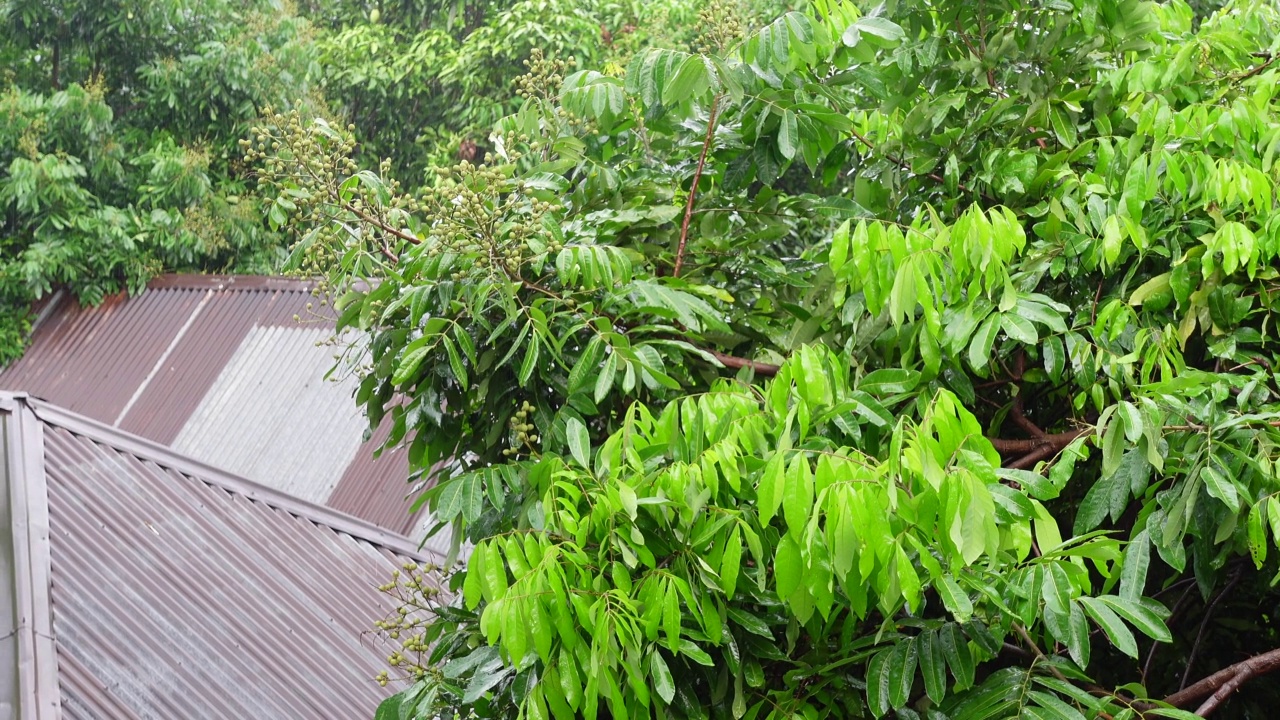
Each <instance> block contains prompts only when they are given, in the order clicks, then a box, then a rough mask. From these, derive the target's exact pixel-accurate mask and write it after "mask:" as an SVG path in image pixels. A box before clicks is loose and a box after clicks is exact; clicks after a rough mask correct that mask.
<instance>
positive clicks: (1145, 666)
mask: <svg viewBox="0 0 1280 720" xmlns="http://www.w3.org/2000/svg"><path fill="white" fill-rule="evenodd" d="M1178 584H1186V586H1187V587H1186V589H1185V590H1183V591H1182V595H1180V596H1178V602H1176V603H1174V606H1173V611H1172V612H1170V613H1169V619H1168V620H1166V621H1165V624H1166V625H1173V620H1174V618H1176V617H1178V613H1180V612H1182V608H1183V607H1184V606H1185V605H1186V602H1187V598H1190V597H1191V591H1192V590H1194V589H1195V578H1187V579H1185V580H1181V581H1179V582H1178V583H1174V585H1173V586H1171V587H1168V588H1165V590H1172V589H1173V587H1176V586H1177V585H1178ZM1161 592H1164V591H1161ZM1159 594H1160V593H1156V595H1159ZM1153 597H1154V596H1153ZM1160 645H1161V643H1160V642H1158V641H1155V640H1153V641H1151V650H1149V651H1148V652H1147V661H1146V662H1144V663H1142V684H1143V685H1146V684H1147V676H1148V675H1150V674H1151V663H1153V662H1155V659H1156V651H1157V650H1159V649H1160Z"/></svg>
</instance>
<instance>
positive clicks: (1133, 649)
mask: <svg viewBox="0 0 1280 720" xmlns="http://www.w3.org/2000/svg"><path fill="white" fill-rule="evenodd" d="M1079 602H1080V606H1081V607H1083V608H1084V611H1085V612H1086V613H1088V614H1089V617H1091V618H1093V621H1094V622H1096V623H1097V624H1098V627H1100V628H1102V631H1103V632H1104V633H1106V634H1107V637H1108V638H1109V639H1110V640H1111V644H1112V645H1115V647H1116V649H1117V650H1119V651H1120V652H1122V653H1124V654H1125V655H1128V656H1129V657H1131V658H1135V659H1136V658H1137V657H1138V643H1137V641H1136V640H1134V639H1133V633H1132V632H1130V631H1129V628H1128V627H1125V624H1124V622H1122V621H1121V620H1120V617H1119V616H1118V615H1116V614H1115V612H1114V611H1113V610H1112V609H1111V608H1110V607H1109V606H1108V605H1107V604H1106V603H1104V602H1102V601H1101V600H1099V599H1097V598H1091V597H1082V598H1080V600H1079Z"/></svg>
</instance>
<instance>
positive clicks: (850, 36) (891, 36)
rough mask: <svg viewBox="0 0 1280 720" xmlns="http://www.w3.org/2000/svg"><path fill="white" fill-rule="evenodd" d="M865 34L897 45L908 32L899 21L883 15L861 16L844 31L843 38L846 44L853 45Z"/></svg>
mask: <svg viewBox="0 0 1280 720" xmlns="http://www.w3.org/2000/svg"><path fill="white" fill-rule="evenodd" d="M863 35H870V36H872V37H875V38H878V39H880V40H881V41H883V42H884V43H885V44H889V45H896V44H898V43H899V42H901V41H902V39H903V38H904V37H906V33H905V32H904V31H903V30H902V27H901V26H899V25H898V24H897V23H894V22H892V21H890V20H886V19H885V18H882V17H871V16H866V17H860V18H858V19H857V20H856V21H854V23H853V24H852V25H850V26H849V27H848V28H847V29H845V31H844V35H843V36H842V39H843V41H844V44H845V45H848V46H849V47H853V46H854V45H857V44H858V41H859V40H860V39H861V36H863Z"/></svg>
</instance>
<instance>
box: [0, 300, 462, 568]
mask: <svg viewBox="0 0 1280 720" xmlns="http://www.w3.org/2000/svg"><path fill="white" fill-rule="evenodd" d="M312 288H313V284H312V283H311V282H309V281H304V280H296V279H288V278H270V277H249V276H221V275H165V276H161V277H159V278H156V279H155V280H153V281H152V282H151V283H150V284H149V286H148V290H147V291H146V292H144V293H142V294H141V295H138V296H136V297H125V296H123V295H116V296H112V297H109V298H108V299H107V300H106V301H105V302H104V303H102V305H100V306H98V307H96V308H81V307H79V306H78V305H77V304H76V303H75V302H74V300H72V299H71V298H69V297H66V296H59V297H55V298H54V299H53V300H52V301H50V302H49V303H48V305H47V306H45V307H44V308H43V309H42V310H41V314H40V319H39V320H38V322H37V325H36V330H35V333H34V336H33V338H32V343H31V346H30V348H29V349H28V350H27V352H26V354H25V355H24V356H23V357H22V358H21V359H19V360H18V361H16V362H15V363H13V364H12V365H11V366H9V367H7V368H5V369H3V370H0V390H10V391H23V392H28V393H30V394H31V395H33V396H36V397H40V398H43V399H45V400H47V401H49V402H51V403H53V404H55V405H58V406H61V407H64V408H66V409H68V410H71V411H73V412H77V413H81V414H84V415H87V416H89V417H91V418H93V419H95V420H98V421H100V422H103V423H106V424H108V425H111V426H113V427H116V428H119V429H121V430H124V431H126V432H130V433H135V434H138V435H141V436H143V437H145V438H148V439H151V440H154V441H156V442H159V443H162V444H165V445H168V446H171V447H173V448H174V449H176V450H178V451H179V452H181V453H182V454H184V455H188V456H190V457H192V458H195V459H197V460H201V461H203V462H207V463H209V464H211V465H214V466H217V467H219V468H221V469H224V470H227V471H229V472H232V473H235V474H238V475H244V476H246V477H249V478H251V479H253V480H256V481H258V482H261V483H264V484H267V485H270V486H272V487H275V488H277V489H279V490H281V491H284V492H286V493H288V494H291V495H294V496H296V497H300V498H303V499H306V500H309V501H311V502H316V503H319V504H327V505H330V506H331V507H333V508H335V509H337V510H340V511H343V512H346V513H349V514H352V515H355V516H357V517H360V518H363V519H365V520H368V521H370V522H372V523H375V524H377V525H380V526H382V527H384V528H388V529H390V530H394V531H396V532H399V533H402V534H406V535H420V533H419V530H420V529H421V528H422V522H423V521H422V519H421V518H420V517H413V516H411V514H410V506H411V504H412V503H411V493H410V490H411V488H410V486H409V484H408V477H409V471H408V463H407V460H406V458H405V454H404V453H403V452H394V451H389V452H386V453H383V455H382V456H381V457H379V458H378V459H376V460H375V459H374V457H373V452H372V449H373V448H372V444H371V443H369V444H362V442H361V439H362V437H363V433H364V429H365V427H366V423H365V421H364V420H363V418H362V417H361V416H360V414H359V411H358V409H357V407H356V405H355V402H354V400H353V394H354V391H355V382H356V381H355V380H354V379H353V378H340V379H338V380H337V381H325V380H324V375H325V374H326V373H327V372H328V370H329V369H330V368H331V367H332V366H333V365H334V348H333V347H330V346H326V345H321V346H317V343H318V342H323V341H324V340H325V339H326V338H328V337H330V336H331V335H332V333H333V329H334V326H335V323H334V321H333V319H332V317H331V316H328V315H326V314H325V313H324V312H323V311H324V310H327V308H323V307H321V306H320V302H319V300H317V299H316V298H314V297H313V296H312V294H311V291H312ZM308 303H311V304H312V305H313V307H311V308H308ZM295 316H296V317H298V318H299V319H298V320H295ZM375 440H376V438H375ZM440 542H447V539H446V540H444V541H436V543H434V544H439V543H440Z"/></svg>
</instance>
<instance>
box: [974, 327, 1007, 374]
mask: <svg viewBox="0 0 1280 720" xmlns="http://www.w3.org/2000/svg"><path fill="white" fill-rule="evenodd" d="M999 330H1000V315H999V314H997V313H992V314H991V315H989V316H988V317H987V319H986V320H984V321H983V322H982V324H981V325H979V326H978V331H977V332H975V333H974V334H973V340H971V341H970V342H969V365H971V366H972V367H973V369H974V371H975V372H977V373H979V374H981V375H984V376H985V375H986V372H987V367H988V366H989V365H990V363H991V347H992V345H994V344H995V342H996V333H997V332H999Z"/></svg>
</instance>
